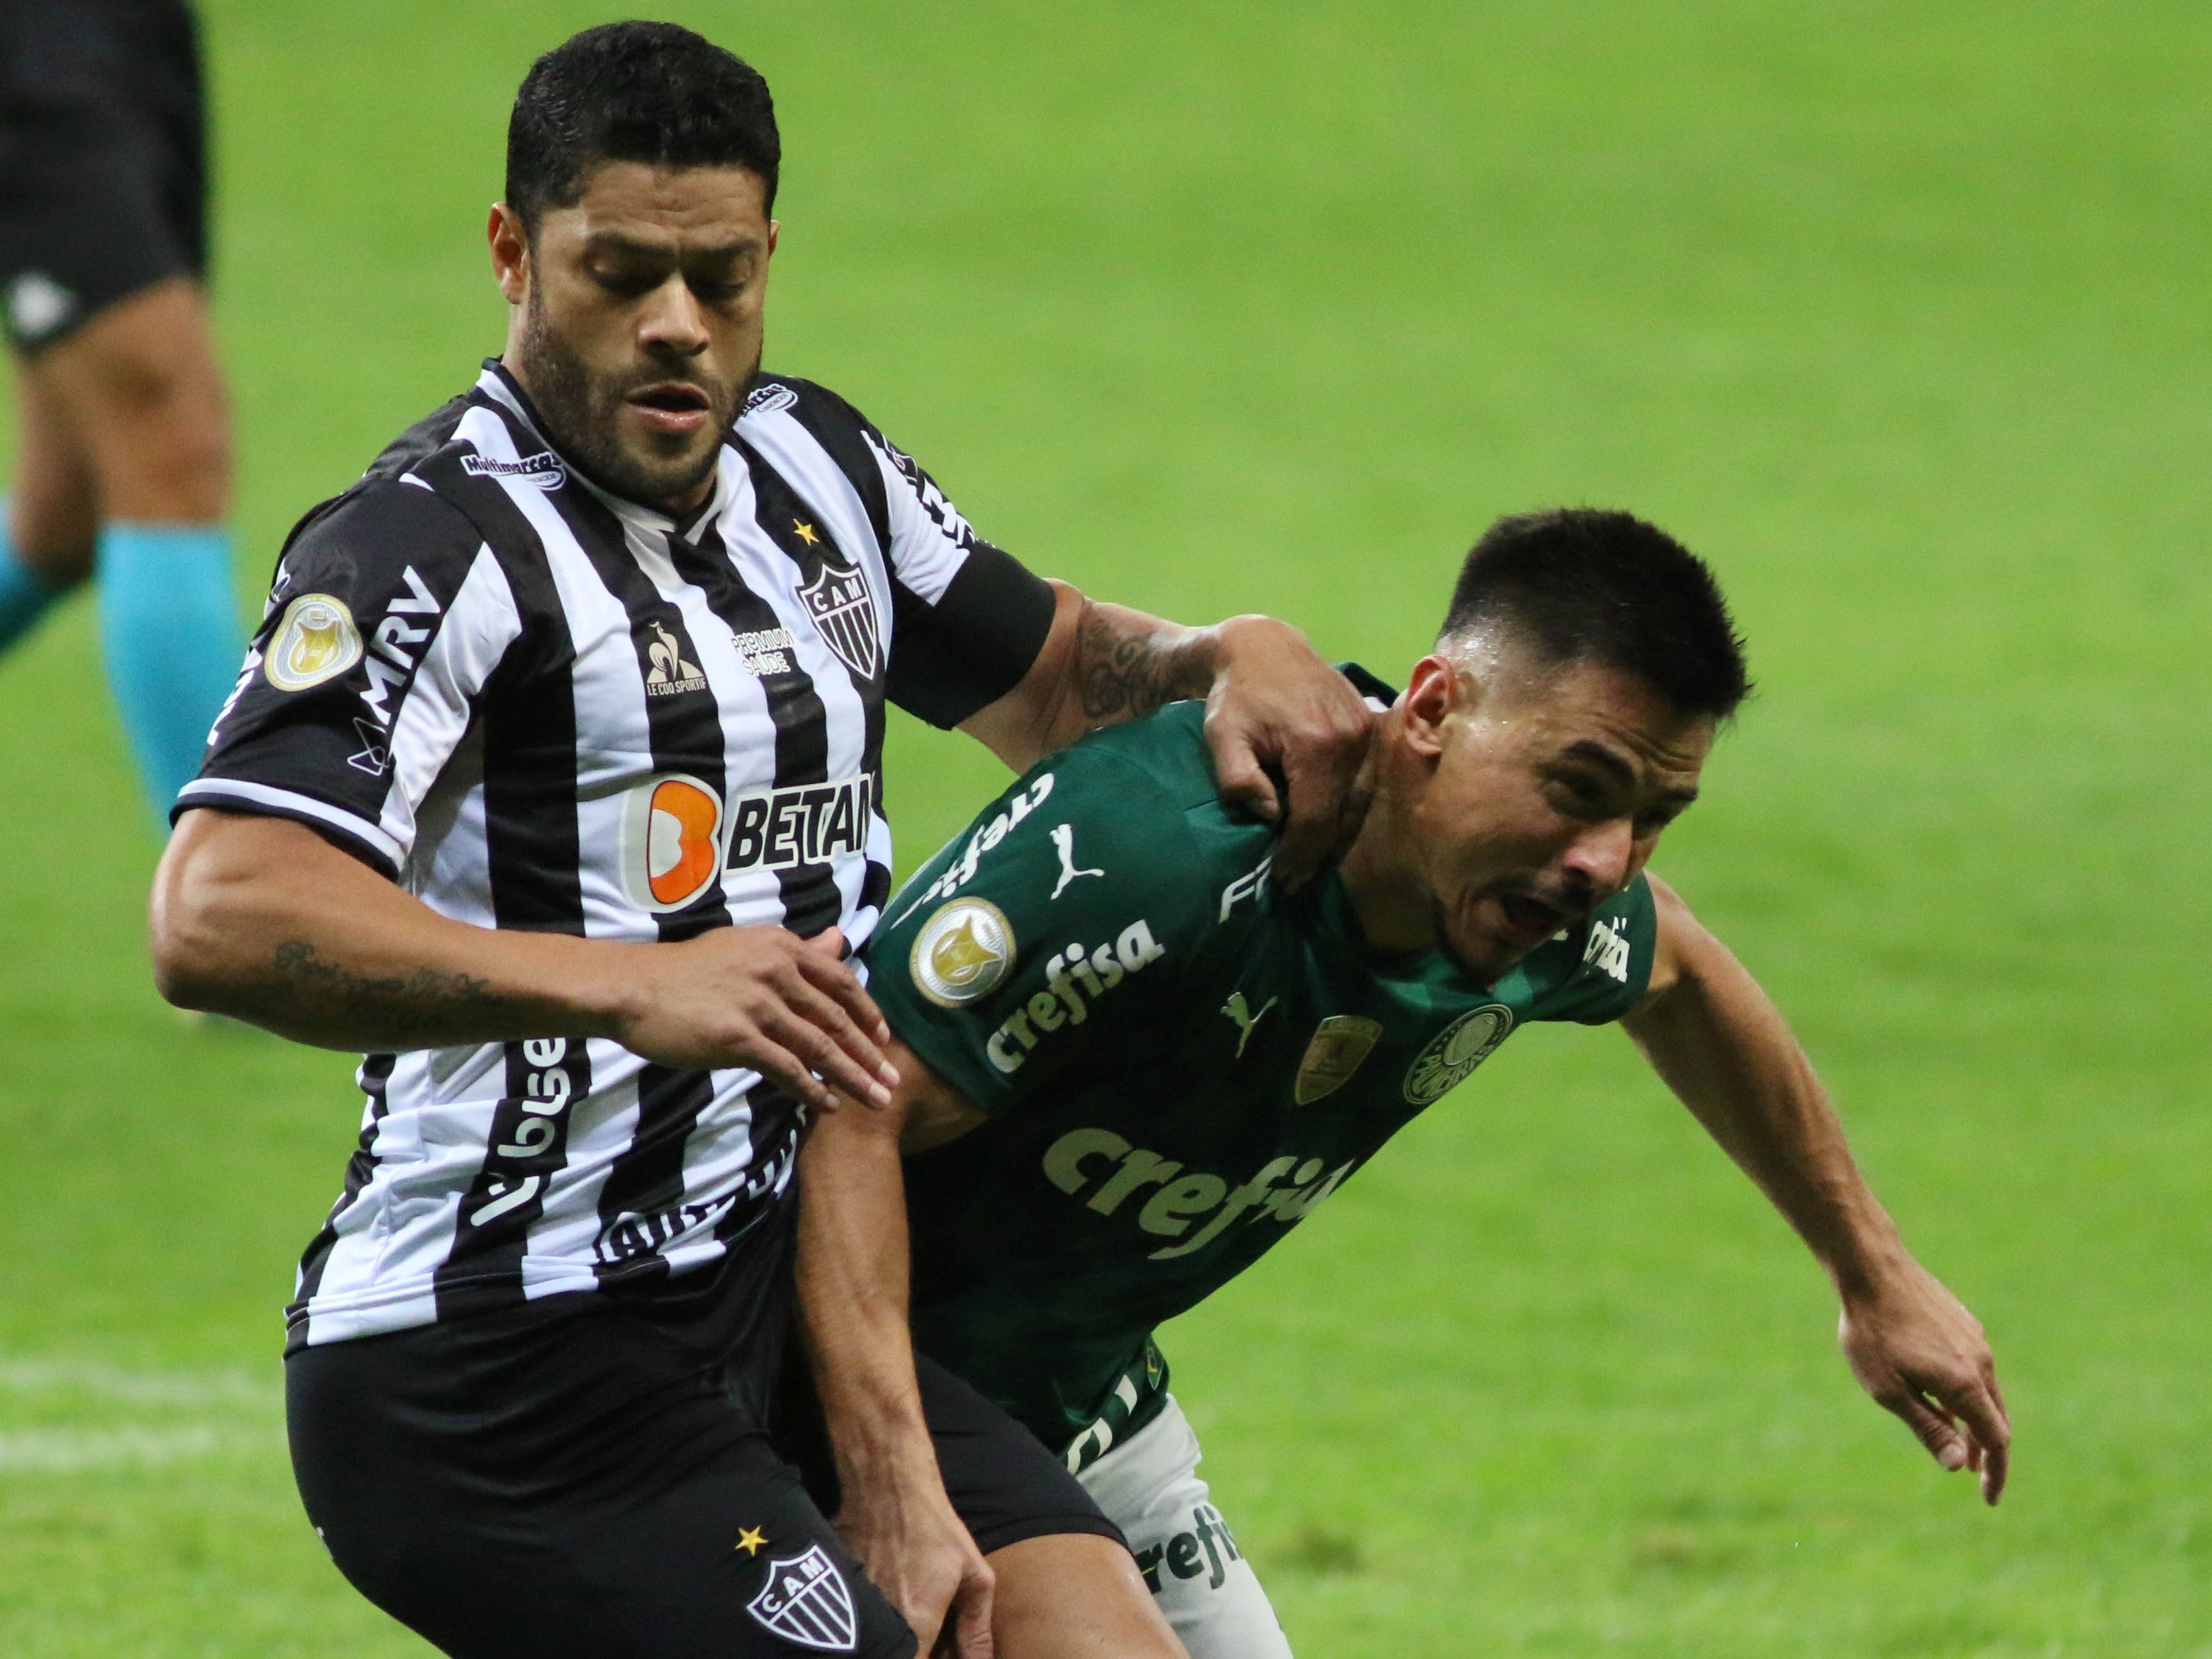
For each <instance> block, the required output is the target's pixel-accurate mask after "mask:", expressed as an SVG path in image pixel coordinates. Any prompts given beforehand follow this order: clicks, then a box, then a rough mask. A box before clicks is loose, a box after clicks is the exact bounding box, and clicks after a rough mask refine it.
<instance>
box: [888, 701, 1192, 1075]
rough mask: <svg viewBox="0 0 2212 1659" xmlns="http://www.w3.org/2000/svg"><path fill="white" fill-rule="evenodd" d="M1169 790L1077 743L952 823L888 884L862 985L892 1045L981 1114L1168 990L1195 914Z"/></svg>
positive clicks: (1186, 834)
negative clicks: (969, 819) (950, 833)
mask: <svg viewBox="0 0 2212 1659" xmlns="http://www.w3.org/2000/svg"><path fill="white" fill-rule="evenodd" d="M1207 883H1208V877H1207V874H1206V864H1205V861H1204V860H1203V859H1202V857H1201V855H1200V851H1199V847H1198V842H1197V841H1196V839H1195V837H1194V835H1193V833H1192V831H1191V829H1190V828H1189V826H1188V822H1187V820H1186V818H1185V816H1184V813H1183V811H1182V806H1181V805H1180V804H1179V803H1177V802H1176V800H1174V799H1172V798H1171V797H1170V794H1169V793H1168V792H1167V791H1166V790H1165V789H1164V788H1163V787H1161V786H1160V785H1159V784H1158V783H1157V782H1155V781H1153V780H1152V778H1150V777H1149V776H1148V775H1146V774H1145V773H1144V772H1143V771H1142V770H1141V769H1139V768H1137V767H1134V766H1132V765H1130V764H1128V763H1127V762H1125V761H1122V760H1121V759H1120V758H1119V757H1115V756H1112V755H1107V754H1099V753H1096V752H1091V750H1090V746H1089V745H1085V744H1077V745H1076V746H1074V747H1073V748H1072V749H1068V750H1062V751H1061V752H1060V754H1059V755H1057V756H1055V757H1053V759H1052V760H1050V761H1048V762H1047V763H1044V764H1042V765H1041V766H1039V767H1038V768H1037V769H1035V770H1034V771H1032V772H1031V773H1030V774H1029V775H1027V776H1026V777H1024V779H1023V780H1022V781H1020V782H1019V783H1018V784H1016V785H1015V786H1014V787H1013V788H1012V789H1011V790H1009V791H1007V793H1005V794H1004V795H1001V796H1000V798H999V799H997V800H996V801H994V802H993V803H992V804H991V805H989V806H988V807H987V808H985V809H984V811H982V812H981V814H980V815H978V816H977V817H976V818H975V822H974V823H971V824H969V827H968V828H967V829H965V830H963V831H962V832H961V834H959V835H957V836H954V837H953V838H952V840H951V841H950V842H947V843H946V844H945V847H944V848H942V849H941V850H940V851H939V853H938V854H937V856H936V857H934V858H933V859H932V860H930V861H929V862H928V863H927V864H926V865H924V866H922V868H921V870H919V871H917V872H915V875H914V877H913V878H912V879H911V880H910V881H908V884H906V886H905V887H904V888H903V889H902V890H901V891H900V892H899V894H898V895H897V896H896V897H895V898H894V899H893V900H892V902H891V904H890V908H889V911H888V914H889V915H890V917H891V918H892V920H891V921H890V923H889V924H888V926H887V927H885V928H884V930H883V932H881V933H878V935H877V937H876V939H874V940H873V941H872V943H871V945H869V947H868V962H869V966H870V975H869V990H870V992H871V994H872V995H873V996H874V997H875V999H876V1000H877V1003H878V1006H880V1007H881V1008H882V1009H883V1011H884V1018H886V1019H888V1020H889V1021H890V1024H891V1029H892V1030H895V1031H896V1032H897V1033H898V1035H899V1036H900V1037H901V1039H902V1040H903V1041H904V1042H906V1043H907V1044H908V1047H910V1048H913V1049H914V1051H915V1053H916V1054H919V1055H921V1058H922V1059H923V1060H925V1061H927V1063H928V1064H929V1065H930V1066H931V1067H933V1069H934V1070H935V1071H937V1072H938V1073H939V1074H940V1075H941V1076H943V1077H944V1078H945V1079H946V1080H947V1081H948V1082H950V1083H951V1085H953V1086H954V1087H955V1088H957V1090H959V1091H960V1092H961V1093H962V1094H963V1095H964V1096H965V1097H967V1098H968V1099H969V1101H970V1102H972V1103H974V1104H975V1106H976V1107H978V1108H979V1109H981V1110H983V1111H985V1112H987V1113H991V1114H993V1115H997V1114H998V1113H1000V1112H1002V1111H1004V1110H1006V1109H1008V1108H1009V1107H1012V1106H1014V1105H1016V1104H1018V1103H1020V1102H1021V1101H1022V1100H1023V1099H1024V1098H1026V1097H1029V1096H1030V1095H1031V1094H1034V1093H1036V1092H1037V1091H1042V1090H1048V1089H1049V1088H1050V1087H1051V1086H1052V1084H1053V1082H1054V1079H1056V1078H1059V1077H1061V1076H1064V1075H1066V1073H1067V1072H1068V1071H1069V1069H1070V1068H1071V1067H1075V1068H1080V1067H1083V1066H1085V1065H1086V1063H1087V1060H1086V1057H1088V1056H1095V1055H1097V1054H1099V1053H1100V1052H1101V1049H1102V1045H1111V1044H1113V1043H1115V1042H1117V1041H1120V1040H1121V1039H1122V1038H1124V1037H1125V1036H1127V1033H1128V1032H1130V1031H1131V1030H1133V1029H1135V1028H1136V1027H1137V1026H1138V1024H1139V1023H1141V1022H1144V1021H1145V1020H1146V1019H1147V1018H1150V1017H1152V1016H1156V1015H1157V1014H1158V1012H1160V1011H1161V1010H1163V1009H1165V1008H1169V1007H1171V1006H1174V1004H1175V1001H1176V985H1177V983H1178V981H1180V980H1181V979H1182V976H1183V975H1184V974H1185V973H1186V972H1187V971H1188V969H1189V967H1190V965H1191V963H1192V962H1193V960H1194V957H1195V956H1196V954H1197V952H1198V951H1199V949H1200V946H1201V945H1202V944H1203V941H1204V939H1205V937H1206V932H1207V930H1208V929H1209V927H1211V926H1212V921H1213V916H1212V912H1211V910H1210V909H1209V908H1208V904H1207V899H1208V896H1209V895H1211V894H1213V893H1215V892H1217V891H1218V887H1219V884H1218V882H1216V883H1214V884H1212V886H1211V887H1209V886H1208V884H1207Z"/></svg>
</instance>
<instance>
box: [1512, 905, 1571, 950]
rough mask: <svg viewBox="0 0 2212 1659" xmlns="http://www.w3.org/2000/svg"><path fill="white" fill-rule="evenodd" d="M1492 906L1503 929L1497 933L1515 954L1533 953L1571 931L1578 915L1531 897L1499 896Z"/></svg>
mask: <svg viewBox="0 0 2212 1659" xmlns="http://www.w3.org/2000/svg"><path fill="white" fill-rule="evenodd" d="M1492 902H1494V903H1495V904H1496V905H1497V907H1498V916H1499V918H1500V920H1501V922H1502V924H1503V925H1502V926H1501V927H1499V928H1498V933H1499V934H1500V936H1501V937H1503V938H1504V940H1505V941H1506V943H1507V944H1509V945H1513V946H1514V947H1516V949H1518V950H1522V951H1533V950H1534V949H1535V948H1536V947H1537V946H1538V945H1541V944H1542V943H1543V942H1544V941H1545V940H1546V939H1549V938H1551V937H1552V935H1553V934H1554V933H1558V932H1559V930H1560V929H1561V928H1563V927H1571V926H1572V925H1573V924H1574V923H1575V922H1576V921H1578V920H1579V919H1580V915H1581V913H1580V912H1578V911H1574V910H1570V909H1566V908H1563V907H1561V906H1559V905H1557V904H1549V903H1547V902H1545V901H1544V900H1542V899H1540V898H1538V897H1536V896H1534V894H1533V893H1499V894H1497V895H1495V896H1494V897H1493V900H1492Z"/></svg>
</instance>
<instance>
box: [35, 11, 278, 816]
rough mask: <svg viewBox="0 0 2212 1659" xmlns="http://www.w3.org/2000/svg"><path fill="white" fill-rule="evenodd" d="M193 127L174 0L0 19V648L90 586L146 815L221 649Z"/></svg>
mask: <svg viewBox="0 0 2212 1659" xmlns="http://www.w3.org/2000/svg"><path fill="white" fill-rule="evenodd" d="M205 131H206V122H205V111H204V98H203V94H202V88H201V83H200V64H199V43H198V38H197V29H196V27H195V25H194V21H193V18H192V14H191V10H190V9H189V8H188V7H187V6H185V4H184V3H183V0H5V3H0V324H4V326H5V329H6V331H7V336H8V343H9V349H10V353H11V356H12V357H13V361H14V367H15V401H16V416H17V419H16V456H15V479H14V486H13V490H12V494H11V495H7V496H4V497H0V653H4V652H6V651H7V650H8V649H9V647H12V646H14V645H15V642H16V641H18V640H20V639H21V638H22V637H23V635H25V634H27V632H29V630H30V629H31V628H32V627H33V625H34V624H35V623H37V622H38V620H39V618H40V617H41V616H43V615H44V614H45V613H46V611H47V610H48V609H50V608H51V607H52V605H53V604H54V602H55V601H56V600H58V599H60V598H61V597H62V596H63V595H64V594H65V593H67V592H70V590H71V589H72V588H74V587H76V586H78V585H79V584H81V583H82V582H83V581H84V580H86V579H87V578H88V577H89V578H92V579H93V580H94V584H95V586H96V589H97V592H98V595H99V606H100V652H101V654H102V656H103V658H104V659H105V660H106V666H107V677H108V682H109V684H111V685H112V687H113V688H114V691H115V700H116V704H117V706H118V708H119V710H120V711H121V714H122V716H123V725H124V729H125V732H127V733H128V735H129V738H130V741H131V752H132V754H133V755H134V756H135V757H137V763H138V769H139V772H140V775H142V776H143V778H144V780H145V783H146V789H147V793H149V795H150V796H151V797H152V798H153V803H154V806H155V811H157V812H159V813H161V815H163V816H164V817H166V816H167V811H168V807H169V805H170V803H171V802H172V801H173V800H174V799H176V794H177V791H178V790H179V789H180V788H181V787H183V786H184V784H185V781H186V780H187V779H189V778H190V777H191V775H192V774H193V773H195V772H196V771H197V770H198V769H199V763H200V752H201V750H202V749H203V747H204V745H205V743H206V740H207V733H208V728H209V727H210V726H212V725H213V724H214V722H215V717H216V712H217V711H218V710H219V709H220V708H222V702H223V699H224V698H225V697H226V696H228V695H229V691H230V687H231V682H232V679H233V677H234V675H235V674H236V672H237V671H238V664H239V659H240V654H241V652H242V650H243V648H244V640H243V638H242V636H241V635H240V629H239V625H238V613H237V608H236V605H235V604H234V600H233V598H232V590H231V577H230V538H229V536H228V532H226V530H225V529H224V527H223V521H224V518H225V516H226V514H227V513H228V510H229V505H230V423H229V416H228V408H227V400H226V396H225V392H224V387H223V381H222V370H221V368H220V367H219V366H218V365H217V363H216V356H215V345H214V340H213V337H212V332H211V330H210V323H209V316H208V305H207V296H206V292H205V289H204V278H205V275H206V269H207V194H208V192H207V157H206V137H205Z"/></svg>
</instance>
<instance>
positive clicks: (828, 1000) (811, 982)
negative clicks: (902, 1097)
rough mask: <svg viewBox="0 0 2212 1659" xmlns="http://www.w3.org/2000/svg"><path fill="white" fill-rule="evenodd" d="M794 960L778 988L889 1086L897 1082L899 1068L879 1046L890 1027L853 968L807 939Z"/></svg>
mask: <svg viewBox="0 0 2212 1659" xmlns="http://www.w3.org/2000/svg"><path fill="white" fill-rule="evenodd" d="M793 968H794V969H795V972H794V973H793V975H792V976H791V978H790V980H789V981H788V982H787V983H786V984H785V985H784V986H783V987H781V988H782V989H783V991H784V994H785V997H786V1000H787V1001H789V1002H790V1003H791V1004H792V1006H793V1007H795V1008H797V1009H799V1012H802V1013H803V1014H805V1017H806V1018H809V1019H811V1020H812V1021H813V1022H814V1023H815V1024H817V1025H819V1026H821V1027H822V1029H823V1030H825V1031H828V1032H829V1033H830V1034H831V1035H832V1036H835V1037H836V1040H837V1042H838V1043H839V1045H840V1046H841V1047H842V1048H844V1049H845V1051H846V1052H847V1053H848V1054H851V1055H852V1056H853V1058H854V1060H856V1061H857V1062H858V1063H860V1065H862V1066H866V1067H867V1068H868V1070H869V1071H871V1072H872V1073H875V1075H876V1076H878V1078H880V1079H883V1081H884V1085H886V1086H887V1087H888V1086H890V1085H896V1083H897V1082H898V1073H896V1071H894V1070H892V1069H891V1065H890V1061H889V1060H885V1059H884V1051H883V1045H884V1043H886V1042H890V1038H891V1029H890V1026H889V1025H888V1024H885V1023H884V1016H883V1012H882V1011H881V1010H880V1009H878V1007H877V1006H876V1005H875V1000H874V999H873V998H872V997H870V996H869V994H867V992H866V990H865V989H864V988H863V987H861V984H860V980H859V979H858V978H857V977H855V976H854V973H853V971H852V969H849V968H848V967H846V966H845V964H844V963H842V962H832V961H831V960H829V957H826V956H824V955H823V954H822V953H821V952H820V951H817V950H815V949H813V948H812V945H811V942H810V944H809V945H807V946H806V947H805V948H802V949H801V950H800V951H799V953H798V955H797V956H796V957H794V958H793Z"/></svg>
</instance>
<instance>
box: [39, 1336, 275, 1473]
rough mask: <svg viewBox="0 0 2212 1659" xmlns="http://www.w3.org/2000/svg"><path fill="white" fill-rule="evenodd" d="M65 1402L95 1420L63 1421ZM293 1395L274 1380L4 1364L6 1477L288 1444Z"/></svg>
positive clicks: (71, 1364)
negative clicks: (57, 1417)
mask: <svg viewBox="0 0 2212 1659" xmlns="http://www.w3.org/2000/svg"><path fill="white" fill-rule="evenodd" d="M56 1406H63V1407H66V1408H67V1414H68V1415H70V1416H73V1417H80V1418H88V1419H92V1420H91V1421H89V1422H78V1423H70V1424H56V1423H53V1422H52V1421H51V1420H50V1419H51V1418H52V1416H53V1415H54V1410H53V1408H54V1407H56ZM42 1408H43V1409H42ZM26 1418H29V1419H33V1420H32V1421H31V1422H25V1420H24V1419H26ZM40 1418H46V1419H49V1420H48V1421H45V1422H39V1421H37V1419H40ZM10 1419H13V1421H12V1422H11V1421H10ZM282 1422H283V1389H282V1387H281V1385H280V1383H279V1382H278V1380H277V1379H276V1377H273V1376H271V1377H266V1378H264V1377H261V1376H254V1375H252V1374H251V1373H248V1372H245V1371H233V1370H131V1369H127V1368H125V1367H123V1366H119V1365H108V1364H100V1363H99V1362H97V1361H88V1360H74V1359H70V1360H24V1359H4V1360H0V1475H8V1474H29V1475H38V1474H82V1473H87V1472H90V1471H93V1470H99V1469H128V1468H154V1467H158V1466H160V1465H163V1464H169V1463H177V1462H187V1461H190V1460H191V1459H194V1458H201V1457H209V1456H213V1455H217V1454H220V1453H223V1452H229V1451H244V1450H252V1451H255V1452H262V1453H266V1452H270V1451H273V1450H276V1449H278V1448H280V1447H281V1446H282V1444H283V1437H282V1431H281V1427H280V1425H281V1424H282ZM18 1425H20V1426H18Z"/></svg>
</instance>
